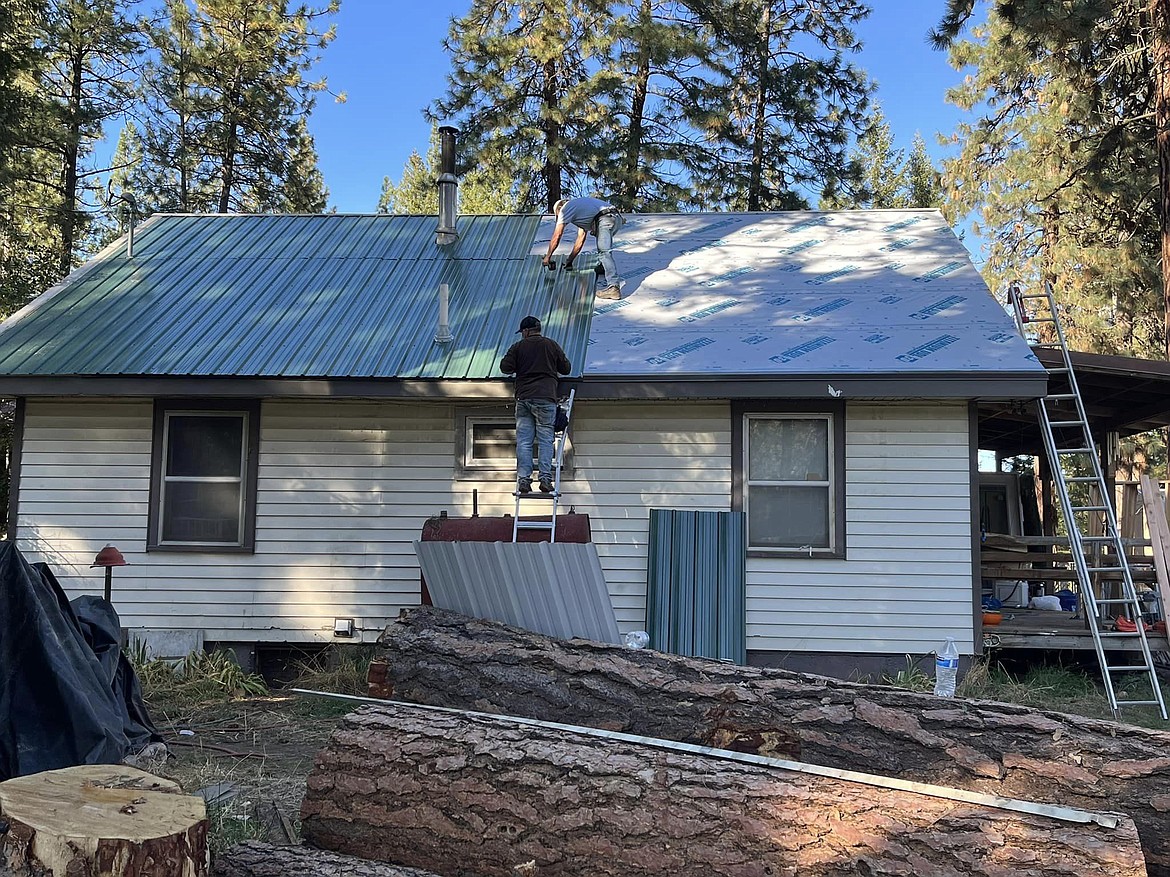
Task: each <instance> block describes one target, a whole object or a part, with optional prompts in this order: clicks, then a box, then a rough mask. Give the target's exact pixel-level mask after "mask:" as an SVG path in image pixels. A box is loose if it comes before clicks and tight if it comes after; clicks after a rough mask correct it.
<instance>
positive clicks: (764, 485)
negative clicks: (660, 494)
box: [735, 410, 844, 557]
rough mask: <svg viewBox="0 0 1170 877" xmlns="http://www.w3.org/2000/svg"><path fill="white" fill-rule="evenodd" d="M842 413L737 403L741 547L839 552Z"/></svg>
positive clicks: (807, 553)
mask: <svg viewBox="0 0 1170 877" xmlns="http://www.w3.org/2000/svg"><path fill="white" fill-rule="evenodd" d="M842 419H843V415H842V413H841V412H840V411H839V410H836V411H815V410H814V411H797V410H756V411H753V410H741V411H739V412H738V413H737V415H736V421H737V425H738V427H739V429H738V430H736V432H737V433H738V440H737V442H736V444H737V446H738V450H739V455H740V459H739V466H738V478H737V479H736V480H737V487H738V490H737V494H738V495H737V496H736V497H735V499H736V500H738V506H739V508H740V509H742V510H743V511H744V512H746V515H747V529H748V550H749V551H752V552H753V553H757V552H758V553H761V554H796V555H804V556H810V557H817V556H821V557H825V556H829V557H838V556H842V555H843V553H844V544H843V543H844V521H843V509H842V507H843V500H844V485H843V469H844V459H843V458H844V447H843V440H842V435H841V421H842Z"/></svg>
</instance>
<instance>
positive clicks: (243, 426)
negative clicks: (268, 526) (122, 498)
mask: <svg viewBox="0 0 1170 877" xmlns="http://www.w3.org/2000/svg"><path fill="white" fill-rule="evenodd" d="M258 425H259V407H258V405H255V404H252V405H245V406H240V405H239V404H236V403H232V404H224V405H214V406H213V405H211V404H208V405H207V406H206V407H204V406H200V407H198V408H196V407H194V406H191V407H186V406H184V407H179V406H178V405H173V406H172V405H167V404H162V403H160V404H158V405H156V408H155V438H154V444H155V447H154V454H153V463H152V471H151V503H150V534H149V538H148V541H147V548H148V549H164V550H165V549H176V550H200V551H208V550H227V551H233V550H235V551H244V550H251V549H252V547H253V545H254V541H255V536H254V533H255V494H256V489H255V484H256V456H257V452H258V448H259V436H258V431H259V430H258Z"/></svg>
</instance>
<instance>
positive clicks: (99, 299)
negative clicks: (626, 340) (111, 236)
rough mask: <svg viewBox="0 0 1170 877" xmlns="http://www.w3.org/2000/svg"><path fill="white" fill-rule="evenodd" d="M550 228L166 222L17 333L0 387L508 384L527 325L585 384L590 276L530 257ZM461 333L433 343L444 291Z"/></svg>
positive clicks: (278, 220)
mask: <svg viewBox="0 0 1170 877" xmlns="http://www.w3.org/2000/svg"><path fill="white" fill-rule="evenodd" d="M538 221H539V218H538V217H534V216H470V217H466V216H465V217H461V218H460V220H459V228H460V234H461V238H460V240H459V241H458V243H456V244H454V245H453V246H451V247H447V248H443V249H440V248H438V247H436V246H435V242H434V231H435V219H434V217H427V216H159V217H155V218H153V219H152V220H151V221H150V222H148V223H146V224H144V226H143V227H142V229H141V232H140V233H139V234H138V235H137V236H136V237H135V241H134V257H133V259H128V258H127V257H126V252H125V249H124V248H120V249H117V250H116V251H114V252H111V253H107V254H106V255H105V256H104V258H102V259H101V261H100V262H99V263H97V264H95V265H93V266H92V268H91V269H90V270H88V271H86V272H84V273H82V274H80V275H79V276H78V278H77V279H76V280H75V281H72V282H66V284H65V285H64V287H63V288H62V289H61V290H60V291H59V292H56V293H55V294H53V295H51V296H45V297H44V298H43V300H42V301H40V302H39V303H37V305H36V306H35V307H33V308H30V309H28V310H27V311H26V312H25V313H23V314H20V315H18V316H17V317H16V318H14V319H13V320H10V321H9V322H8V323H7V324H6V325H5V327H4V330H3V332H2V333H0V374H11V375H197V376H225V375H235V376H246V377H357V378H370V377H374V378H419V379H426V378H435V379H440V378H449V379H473V380H474V379H484V378H500V377H502V375H501V374H500V372H499V370H498V365H499V361H500V357H501V356H502V355H503V354H504V351H506V350H507V348H508V346H509V345H510V344H511V343H512V342H513V341H515V340H516V337H517V336H516V335H515V332H516V327H517V326H518V325H519V323H520V319H521V318H522V317H524V316H525V315H526V314H535V315H536V316H538V317H540V318H541V319H542V320H543V321H544V322H545V326H546V330H545V333H546V334H547V335H549V336H550V337H553V338H555V339H556V340H557V341H558V342H559V343H560V344H561V346H562V347H564V349H565V353H566V354H567V355H568V357H569V359H570V361H571V362H572V363H573V366H574V372H573V374H574V375H580V373H581V367H582V365H583V363H584V359H585V347H586V341H587V338H588V334H589V322H590V320H591V318H592V276H591V275H589V276H586V275H585V274H565V273H563V272H560V273H558V274H551V273H549V272H548V271H545V270H544V269H543V268H541V266H540V258H539V256H530V255H528V249H529V243H530V242H531V241H532V237H533V234H534V233H535V228H536V225H537V222H538ZM444 282H445V283H447V284H449V286H450V291H451V299H450V323H451V329H452V331H453V333H454V335H455V339H454V341H452V342H450V343H447V344H439V343H437V342H435V341H434V340H433V339H434V334H435V329H436V326H437V321H438V287H439V284H440V283H444Z"/></svg>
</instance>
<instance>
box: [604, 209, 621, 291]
mask: <svg viewBox="0 0 1170 877" xmlns="http://www.w3.org/2000/svg"><path fill="white" fill-rule="evenodd" d="M623 225H625V220H624V219H622V217H621V214H620V213H607V214H606V215H605V216H599V217H597V261H598V262H600V263H601V267H602V268H604V269H605V285H606V286H620V285H621V282H622V278H621V275H620V274H618V270H617V264H616V263H615V262H614V261H613V236H614V234H616V233H617V230H618V229H619V228H621V227H622V226H623Z"/></svg>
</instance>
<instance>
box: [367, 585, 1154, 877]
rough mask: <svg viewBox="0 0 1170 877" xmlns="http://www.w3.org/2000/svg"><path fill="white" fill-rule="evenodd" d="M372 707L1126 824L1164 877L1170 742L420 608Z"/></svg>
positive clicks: (387, 642)
mask: <svg viewBox="0 0 1170 877" xmlns="http://www.w3.org/2000/svg"><path fill="white" fill-rule="evenodd" d="M379 644H380V645H381V649H380V651H379V654H378V656H377V659H376V661H375V663H374V664H372V665H371V666H370V674H369V675H370V679H369V681H370V688H369V690H370V695H371V696H372V697H392V698H394V699H395V700H404V701H411V702H414V703H425V704H431V705H434V706H447V707H454V708H456V709H469V710H479V711H482V712H489V713H497V714H500V715H513V716H526V717H528V718H534V719H540V720H543V721H549V722H564V723H566V724H572V725H586V726H589V727H595V728H608V729H611V730H616V731H625V732H628V733H631V734H641V735H645V736H648V737H661V738H665V739H669V740H678V741H681V742H687V743H698V744H702V745H707V746H714V747H718V748H723V749H732V750H736V751H741V752H753V753H759V754H762V755H769V756H773V757H779V758H792V759H796V760H800V761H805V762H809V763H811V764H821V765H825V766H828V767H838V768H843V769H846V770H857V771H863V772H868V773H877V774H882V775H884V776H890V777H898V778H900V779H907V780H914V781H917V782H925V783H936V784H938V785H942V786H950V787H953V788H960V789H969V790H971V791H977V792H983V793H986V794H992V795H1003V796H1004V797H1009V798H1023V799H1025V800H1030V801H1045V802H1049V803H1053V804H1060V805H1064V806H1069V807H1080V808H1084V809H1086V810H1110V811H1113V810H1116V811H1120V812H1123V813H1125V814H1127V815H1128V816H1129V817H1130V818H1131V819H1133V821H1134V822H1135V823H1136V824H1137V828H1138V833H1139V834H1140V836H1141V840H1142V847H1143V850H1144V851H1145V856H1146V865H1147V867H1148V868H1149V873H1150V875H1151V877H1170V733H1167V732H1165V731H1151V730H1147V729H1145V728H1138V727H1135V726H1132V725H1125V724H1121V723H1118V722H1111V721H1102V720H1099V719H1088V718H1084V717H1080V716H1072V715H1065V714H1063V713H1056V712H1049V711H1042V710H1035V709H1030V708H1028V707H1024V706H1016V705H1014V704H1005V703H995V702H992V701H976V700H965V699H963V698H938V697H934V696H933V695H930V694H918V693H915V692H911V691H906V690H904V689H900V688H894V687H891V686H885V685H861V684H857V683H850V682H842V681H840V680H837V679H830V678H827V677H823V676H814V675H812V674H807V673H793V672H789V671H785V670H770V669H763V668H758V667H743V666H737V665H733V664H724V663H721V662H718V661H711V660H706V659H703V658H684V657H680V656H678V655H669V654H665V653H662V652H656V651H652V650H649V649H641V650H635V649H627V648H622V647H620V646H611V645H607V644H604V643H595V642H589V641H587V640H559V639H555V638H553V637H548V636H544V635H542V634H537V633H533V632H531V631H527V630H521V629H519V628H514V627H509V626H507V625H504V624H500V623H498V622H494V621H483V620H479V619H471V618H467V617H465V616H462V615H458V614H456V613H453V612H448V611H444V610H441V609H436V608H433V607H421V608H419V609H411V610H407V611H405V612H403V613H402V615H401V617H400V618H399V620H398V621H396V622H394V623H392V624H390V625H389V626H387V628H386V631H385V633H383V635H382V637H381V638H380V639H379Z"/></svg>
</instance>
